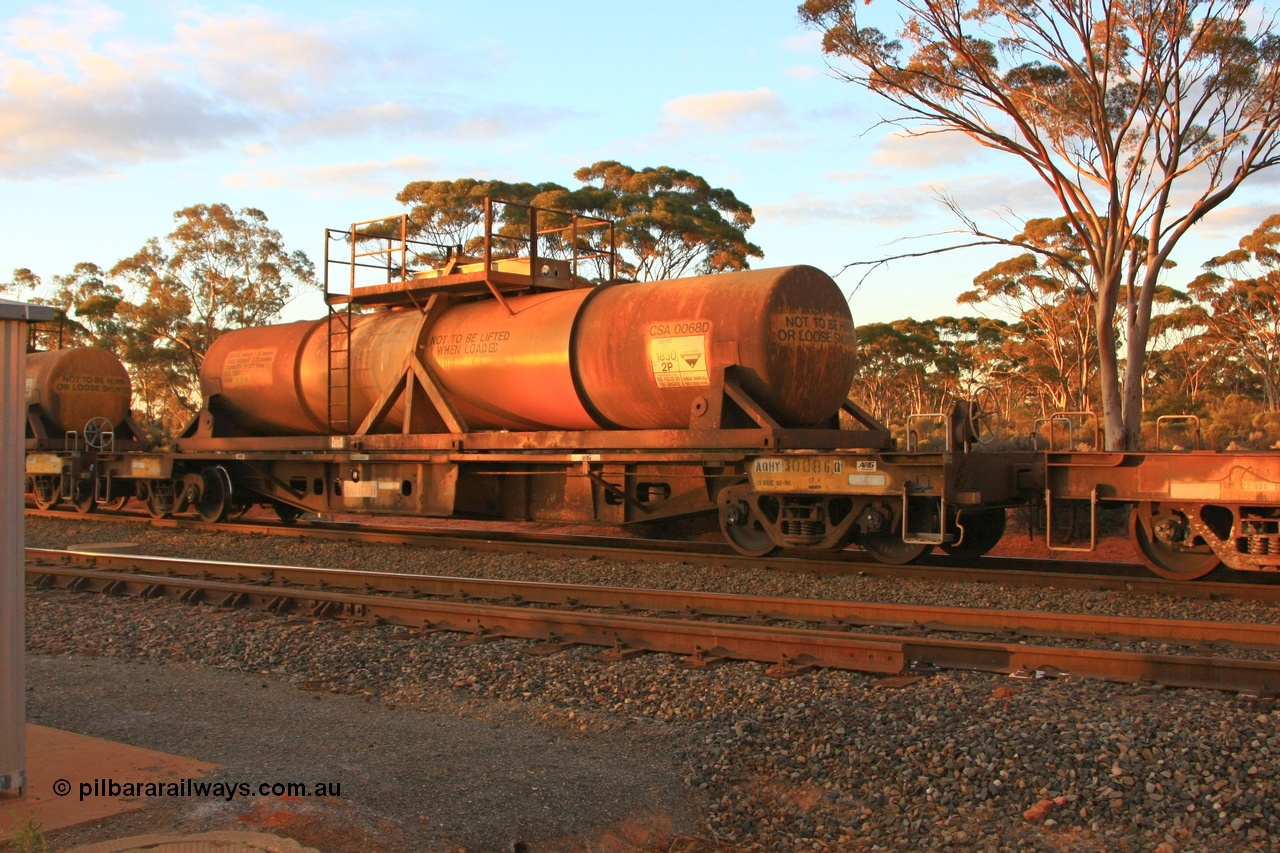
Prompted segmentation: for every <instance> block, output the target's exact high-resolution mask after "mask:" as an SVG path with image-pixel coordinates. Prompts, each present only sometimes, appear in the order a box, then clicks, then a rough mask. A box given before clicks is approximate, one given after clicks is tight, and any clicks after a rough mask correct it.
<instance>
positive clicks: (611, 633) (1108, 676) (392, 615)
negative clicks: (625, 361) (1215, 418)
mask: <svg viewBox="0 0 1280 853" xmlns="http://www.w3.org/2000/svg"><path fill="white" fill-rule="evenodd" d="M86 556H89V555H86ZM28 574H31V575H34V576H35V578H34V582H35V585H36V586H37V587H39V588H50V587H55V586H59V585H61V586H63V587H65V588H68V589H72V590H92V591H97V592H102V593H106V594H113V595H120V594H131V595H136V596H139V597H142V598H154V597H161V596H163V597H168V598H176V599H178V600H180V601H184V602H187V603H200V602H202V601H207V600H209V599H211V598H214V599H217V602H216V603H218V604H220V605H221V606H223V607H242V606H253V607H258V608H262V609H266V610H269V611H272V612H276V613H286V612H290V611H292V610H294V609H295V608H299V607H301V606H303V605H306V612H307V615H310V616H314V617H346V618H354V619H361V620H365V621H376V622H384V623H390V624H397V625H407V626H413V627H418V628H422V629H426V630H430V631H457V632H463V633H467V634H471V635H472V636H473V638H474V639H477V640H479V639H490V638H499V637H503V638H505V637H511V638H522V639H536V640H543V641H544V642H546V643H549V644H550V646H551V649H552V650H560V649H563V648H567V647H569V646H572V645H597V646H607V647H610V648H611V649H612V651H613V654H614V656H625V655H627V654H629V653H636V652H642V651H650V652H667V653H673V654H682V655H687V657H686V661H687V662H689V663H691V664H692V665H703V666H706V665H711V664H714V663H717V662H719V661H722V660H727V659H738V660H756V661H764V662H769V663H772V664H774V666H773V667H771V669H770V671H771V672H772V673H773V674H779V675H791V674H797V673H799V672H803V671H806V670H808V669H810V668H813V667H826V668H835V669H846V670H858V671H866V672H878V673H897V672H901V671H903V669H905V668H907V667H908V666H910V667H913V668H916V669H924V670H929V669H932V668H935V667H936V668H944V669H966V670H976V671H983V672H994V673H1008V674H1013V673H1035V672H1049V673H1059V672H1060V673H1069V674H1073V675H1078V676H1083V677H1088V678H1098V679H1104V680H1110V681H1124V682H1146V683H1152V684H1159V685H1164V686H1170V687H1200V688H1208V689H1215V690H1231V691H1239V692H1246V693H1251V694H1257V695H1273V694H1275V693H1276V692H1277V691H1280V662H1276V661H1256V660H1241V659H1235V658H1224V657H1205V656H1198V655H1189V656H1179V655H1168V654H1149V653H1143V652H1126V651H1113V650H1098V649H1079V648H1067V647H1050V646H1033V645H1028V644H1023V643H1004V642H975V641H970V640H956V639H938V638H929V637H923V638H915V637H912V638H906V639H904V638H902V637H895V636H888V635H877V634H857V633H852V632H849V631H831V630H821V629H808V628H793V627H779V626H775V625H751V624H732V623H724V622H713V621H704V620H696V619H695V620H690V619H673V618H664V617H652V616H638V615H631V614H617V613H614V614H599V613H589V612H580V611H577V612H575V611H565V610H561V609H547V608H538V607H522V606H510V605H495V604H485V603H477V602H470V601H468V602H459V601H448V600H440V599H426V598H405V597H401V596H387V595H372V594H368V593H352V592H341V591H335V590H330V589H323V588H319V587H314V586H313V587H287V586H279V585H272V584H264V583H261V582H258V583H244V582H228V581H223V580H216V579H206V578H196V577H174V576H167V575H148V574H138V573H133V572H127V571H118V570H106V569H99V568H82V567H78V566H49V565H44V566H37V565H32V566H30V567H29V568H28Z"/></svg>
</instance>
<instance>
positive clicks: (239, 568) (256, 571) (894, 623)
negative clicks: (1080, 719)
mask: <svg viewBox="0 0 1280 853" xmlns="http://www.w3.org/2000/svg"><path fill="white" fill-rule="evenodd" d="M26 554H27V560H28V561H29V562H32V563H36V564H40V565H75V566H84V567H90V566H92V567H95V568H103V569H120V570H138V571H142V572H145V573H148V574H153V575H160V574H166V575H171V576H183V577H203V578H210V579H222V580H245V579H258V580H260V581H261V582H263V583H270V584H273V585H311V586H316V585H319V586H323V587H324V588H326V589H332V590H338V591H341V590H359V591H361V592H365V591H372V590H377V591H380V592H390V593H396V594H401V595H403V594H413V595H433V596H445V597H455V598H463V599H485V600H490V601H498V600H503V599H507V600H518V601H521V602H527V603H532V604H555V605H563V604H566V603H573V604H575V605H577V606H581V607H604V608H613V607H626V608H631V609H634V610H643V611H662V612H669V613H678V614H686V615H693V614H699V615H706V616H717V617H730V618H745V619H770V620H776V621H789V622H812V623H825V624H828V625H831V624H838V625H840V626H841V627H843V628H847V629H851V628H855V627H863V626H867V625H876V626H880V627H886V626H887V627H902V628H910V629H913V630H929V631H953V632H954V631H964V632H974V633H1001V634H1009V635H1014V634H1017V635H1023V636H1035V637H1069V638H1080V639H1101V640H1107V641H1110V640H1120V639H1124V640H1135V639H1136V640H1149V641H1152V642H1161V643H1174V644H1188V645H1207V644H1215V643H1221V644H1232V645H1236V646H1248V647H1254V648H1280V626H1278V625H1268V624H1258V623H1252V622H1209V621H1197V620H1182V619H1156V618H1151V617H1117V616H1109V615H1108V616H1095V615H1091V614H1082V613H1054V612H1047V611H1027V610H995V609H986V608H971V607H945V606H938V605H922V604H893V603H887V602H867V601H845V600H836V599H806V598H791V597H779V596H756V595H739V594H733V593H710V592H697V591H691V590H661V589H635V588H629V587H627V588H624V587H614V586H598V585H587V584H564V583H540V582H533V581H510V580H488V579H483V578H459V577H447V576H436V575H412V574H401V573H390V572H376V571H358V570H352V569H322V568H306V567H297V566H276V565H272V566H266V565H258V564H244V563H225V562H211V561H207V560H186V559H177V558H172V557H145V556H138V555H132V554H130V555H116V554H107V553H98V552H94V551H92V550H85V551H79V550H77V551H72V552H70V553H69V554H68V552H65V551H54V550H46V549H34V548H29V549H27V552H26Z"/></svg>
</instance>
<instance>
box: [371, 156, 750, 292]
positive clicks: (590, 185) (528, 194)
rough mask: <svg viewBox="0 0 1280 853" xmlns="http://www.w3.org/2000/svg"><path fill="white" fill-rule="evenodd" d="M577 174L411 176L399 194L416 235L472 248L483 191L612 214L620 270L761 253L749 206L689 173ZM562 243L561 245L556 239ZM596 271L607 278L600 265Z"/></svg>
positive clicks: (515, 214) (640, 275)
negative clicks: (539, 177)
mask: <svg viewBox="0 0 1280 853" xmlns="http://www.w3.org/2000/svg"><path fill="white" fill-rule="evenodd" d="M574 177H575V178H576V179H577V180H578V181H579V183H580V184H582V186H580V187H578V188H576V189H570V188H568V187H564V186H562V185H560V184H555V183H540V184H531V183H510V182H506V181H498V180H483V179H478V178H458V179H456V180H448V181H413V182H411V183H409V184H407V185H406V186H405V187H404V189H402V190H401V191H400V193H399V194H398V195H397V196H396V200H397V201H399V202H400V203H401V204H404V205H407V206H409V213H408V219H409V228H410V231H411V233H412V234H413V236H415V237H419V238H421V239H423V240H426V241H430V242H434V243H440V244H444V245H460V246H462V247H463V251H464V252H466V253H468V254H470V255H473V256H474V255H476V254H478V249H479V246H480V243H481V241H482V239H483V228H484V199H485V198H486V197H487V198H491V199H499V200H503V201H515V202H519V203H521V204H527V205H533V206H536V207H542V208H551V209H555V210H561V211H566V212H568V213H570V214H573V213H576V214H580V215H584V216H590V217H600V218H606V219H610V220H613V221H614V223H615V229H616V234H617V249H618V255H619V270H618V273H619V275H620V277H622V278H628V279H635V280H640V281H650V280H655V279H667V278H677V277H680V276H684V275H693V274H705V273H716V272H725V271H729V270H741V269H746V268H747V267H748V266H749V263H750V259H751V258H760V257H763V253H762V252H761V250H760V247H759V246H757V245H755V244H754V243H751V242H750V241H748V240H747V238H746V231H747V229H749V228H750V227H751V226H752V225H753V224H754V223H755V218H754V216H753V215H752V212H751V208H750V206H748V205H747V204H745V203H744V202H742V201H740V200H739V199H738V198H737V196H736V195H734V193H733V192H732V191H731V190H728V189H723V188H718V187H713V186H711V184H710V183H708V182H707V180H706V179H705V178H703V177H701V176H699V175H695V174H693V173H692V172H688V171H685V170H682V169H674V168H671V167H669V166H659V167H653V168H645V169H633V168H631V167H630V166H625V165H623V164H622V163H618V162H617V161H613V160H602V161H600V162H597V163H593V164H592V165H590V166H584V167H582V168H581V169H578V170H577V171H576V172H575V173H574ZM526 221H527V220H525V219H524V218H523V213H522V212H521V211H520V210H519V209H518V208H515V209H507V208H504V209H502V210H501V211H500V213H499V220H498V221H497V222H495V223H494V224H495V228H496V230H497V231H498V233H500V234H507V235H511V236H519V235H522V234H523V231H522V228H524V227H525V226H524V223H525V222H526ZM543 224H544V225H545V226H547V227H556V226H561V225H566V224H568V220H567V219H564V218H563V217H561V218H556V217H553V216H549V217H547V218H546V219H545V220H544V222H543ZM378 233H382V232H378ZM597 245H598V241H597ZM559 248H560V249H561V250H562V251H567V250H568V247H567V245H566V244H564V243H563V241H562V242H561V243H560V245H559ZM598 276H599V277H601V278H603V277H604V271H603V269H601V270H599V271H598Z"/></svg>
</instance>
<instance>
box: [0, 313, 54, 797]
mask: <svg viewBox="0 0 1280 853" xmlns="http://www.w3.org/2000/svg"><path fill="white" fill-rule="evenodd" d="M52 319H53V310H52V309H50V308H46V307H44V306H42V305H25V304H23V303H21V302H10V301H9V300H7V299H0V381H2V383H3V384H2V385H0V460H2V461H0V792H7V791H17V792H18V794H19V795H21V794H22V791H23V789H25V788H26V787H27V749H26V747H27V743H26V666H25V661H24V660H23V656H24V649H23V627H24V624H25V614H24V613H23V586H24V579H23V564H24V560H23V546H24V538H25V537H24V536H23V529H22V489H21V488H20V486H21V483H22V473H21V472H22V470H23V468H24V460H23V436H24V435H25V431H26V422H27V417H26V415H27V393H26V392H27V388H26V375H27V369H26V368H27V359H26V351H27V322H28V321H36V320H52Z"/></svg>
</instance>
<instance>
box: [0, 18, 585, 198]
mask: <svg viewBox="0 0 1280 853" xmlns="http://www.w3.org/2000/svg"><path fill="white" fill-rule="evenodd" d="M120 21H121V16H120V15H119V13H117V12H115V11H113V10H111V9H109V8H107V7H105V6H101V5H95V4H92V3H86V2H80V3H73V4H72V5H70V6H67V7H65V8H58V9H55V8H53V7H37V8H36V9H35V10H34V11H31V12H28V13H24V14H23V15H20V16H13V17H10V18H9V20H7V21H5V20H4V19H3V18H0V179H3V178H8V179H19V180H23V179H37V178H48V177H71V176H85V175H94V174H97V175H102V174H112V173H115V172H118V171H119V170H121V169H123V168H127V167H129V166H132V165H134V164H137V163H141V162H145V161H149V160H160V159H179V158H183V157H187V156H191V155H194V154H198V153H201V152H204V151H211V150H219V149H228V148H230V149H235V148H239V149H241V150H243V151H244V152H245V154H246V155H247V156H250V157H260V156H263V154H264V153H265V152H269V151H271V150H273V149H274V148H275V146H276V145H277V144H279V143H288V142H300V141H314V140H325V139H335V138H343V137H352V136H384V137H399V136H403V135H410V136H413V137H416V138H451V139H452V138H457V139H463V140H466V139H474V138H477V137H481V136H484V135H486V134H487V135H490V136H500V137H514V136H519V135H521V134H524V133H528V132H530V131H537V130H542V129H545V128H546V127H548V126H549V125H553V124H555V123H558V122H561V121H564V120H566V119H567V118H572V117H574V116H576V115H578V113H575V112H573V111H571V110H566V109H539V108H535V107H528V106H524V105H519V104H517V105H510V104H501V105H491V104H485V105H483V106H479V107H477V106H474V105H468V104H464V105H463V106H461V107H455V106H453V104H454V103H456V99H446V98H445V97H443V96H433V93H432V92H431V90H430V88H429V86H430V85H431V84H432V83H433V82H434V81H436V80H437V79H438V78H441V77H443V76H445V75H446V74H453V73H455V72H454V71H449V72H443V71H440V70H439V69H438V68H437V67H436V66H435V65H434V64H433V62H431V61H422V62H416V64H413V65H412V66H411V68H410V69H409V70H408V71H406V72H405V73H398V74H397V75H396V76H395V77H394V78H391V79H392V81H393V82H395V83H396V86H388V85H386V84H387V82H388V77H387V75H386V74H385V73H377V72H378V71H379V70H380V69H381V68H382V63H383V62H384V60H385V59H386V56H387V55H388V54H393V53H396V52H397V51H399V50H401V48H402V47H403V45H398V44H392V45H389V46H388V48H387V50H386V51H384V52H382V53H378V54H371V53H369V52H368V51H367V50H366V49H365V47H364V45H363V44H361V43H359V40H358V38H357V36H361V35H363V33H356V32H354V30H353V29H352V27H353V26H355V25H349V24H342V23H334V24H330V25H327V27H324V28H322V27H320V26H317V25H310V24H306V23H303V24H297V23H295V22H294V21H291V20H286V19H284V18H283V17H282V16H278V15H276V14H275V13H272V12H267V11H262V10H259V9H254V8H252V7H251V8H250V11H248V12H246V13H245V14H241V15H210V16H202V17H198V18H197V17H195V15H194V13H188V12H180V13H177V22H176V23H174V24H173V26H172V27H171V28H170V29H169V30H168V31H167V32H166V31H163V30H161V35H160V36H159V37H152V38H151V39H150V40H147V41H144V40H141V39H140V38H138V37H129V38H125V37H123V36H121V35H120V34H119V32H118V27H119V24H120ZM465 65H466V63H465V62H461V61H459V62H457V63H455V68H457V67H464V66H465ZM389 90H390V91H389ZM405 90H407V91H411V92H412V93H413V94H412V95H409V96H402V97H400V98H397V95H398V94H399V92H401V91H405ZM433 102H435V103H442V104H446V105H447V106H444V107H440V108H434V107H423V106H418V105H417V104H420V103H427V104H430V103H433Z"/></svg>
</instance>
